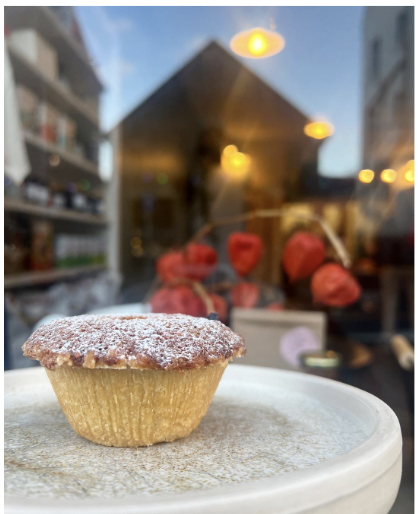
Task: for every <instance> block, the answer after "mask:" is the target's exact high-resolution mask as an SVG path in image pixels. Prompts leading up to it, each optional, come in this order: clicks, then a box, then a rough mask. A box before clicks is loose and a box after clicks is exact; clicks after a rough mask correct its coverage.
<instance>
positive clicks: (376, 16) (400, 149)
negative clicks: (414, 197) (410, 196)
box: [363, 6, 414, 190]
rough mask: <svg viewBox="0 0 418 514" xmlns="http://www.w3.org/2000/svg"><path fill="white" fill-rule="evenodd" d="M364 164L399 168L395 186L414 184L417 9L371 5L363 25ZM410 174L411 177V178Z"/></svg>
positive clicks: (378, 168)
mask: <svg viewBox="0 0 418 514" xmlns="http://www.w3.org/2000/svg"><path fill="white" fill-rule="evenodd" d="M363 120H364V126H363V144H364V146H363V167H364V168H368V169H371V170H373V171H374V172H375V177H376V178H375V181H376V186H377V185H378V184H379V182H380V181H379V180H376V179H379V178H380V173H381V171H382V170H384V169H388V168H389V169H393V170H395V171H396V172H397V176H396V180H395V181H394V182H393V184H392V185H391V188H392V189H394V190H399V189H405V188H407V187H411V186H412V185H413V180H411V175H409V176H408V175H407V176H406V178H405V173H406V171H407V167H406V165H407V163H408V162H409V161H411V160H413V159H414V8H413V7H402V6H399V7H367V8H366V12H365V18H364V25H363ZM408 179H409V180H408Z"/></svg>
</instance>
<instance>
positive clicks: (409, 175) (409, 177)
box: [404, 170, 415, 184]
mask: <svg viewBox="0 0 418 514" xmlns="http://www.w3.org/2000/svg"><path fill="white" fill-rule="evenodd" d="M404 177H405V180H406V181H407V182H410V183H411V184H413V183H414V182H415V174H414V170H406V171H405V175H404Z"/></svg>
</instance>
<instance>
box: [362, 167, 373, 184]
mask: <svg viewBox="0 0 418 514" xmlns="http://www.w3.org/2000/svg"><path fill="white" fill-rule="evenodd" d="M358 179H359V180H360V182H363V183H364V184H370V182H371V181H372V180H373V179H374V171H372V170H361V171H360V173H359V174H358Z"/></svg>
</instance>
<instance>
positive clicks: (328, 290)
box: [311, 263, 361, 307]
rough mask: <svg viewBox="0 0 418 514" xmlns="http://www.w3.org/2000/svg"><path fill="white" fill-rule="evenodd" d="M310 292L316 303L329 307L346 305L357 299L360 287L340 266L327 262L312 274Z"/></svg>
mask: <svg viewBox="0 0 418 514" xmlns="http://www.w3.org/2000/svg"><path fill="white" fill-rule="evenodd" d="M311 292H312V295H313V299H314V301H315V302H317V303H322V304H324V305H329V306H330V307H346V306H347V305H350V304H352V303H355V302H356V301H357V300H358V299H359V297H360V295H361V287H360V284H359V283H358V282H357V280H356V279H355V278H354V277H353V276H352V275H351V274H350V273H349V272H348V271H347V270H345V269H344V268H343V267H342V266H340V265H339V264H335V263H329V264H324V265H323V266H321V267H320V268H319V269H318V270H317V271H316V272H315V273H314V274H313V276H312V280H311Z"/></svg>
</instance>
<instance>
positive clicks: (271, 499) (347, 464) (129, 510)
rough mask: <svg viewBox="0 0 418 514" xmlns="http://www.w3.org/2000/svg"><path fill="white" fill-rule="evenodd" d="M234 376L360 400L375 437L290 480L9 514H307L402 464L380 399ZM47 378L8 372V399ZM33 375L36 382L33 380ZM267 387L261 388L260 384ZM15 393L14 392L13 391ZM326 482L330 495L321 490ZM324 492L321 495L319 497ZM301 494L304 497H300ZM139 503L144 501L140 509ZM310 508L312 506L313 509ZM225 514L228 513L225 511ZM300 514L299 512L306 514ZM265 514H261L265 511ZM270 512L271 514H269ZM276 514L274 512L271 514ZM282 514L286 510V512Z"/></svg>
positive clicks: (264, 376) (239, 372)
mask: <svg viewBox="0 0 418 514" xmlns="http://www.w3.org/2000/svg"><path fill="white" fill-rule="evenodd" d="M227 371H228V376H227V378H224V379H223V381H224V380H242V379H245V380H246V381H247V382H249V381H253V382H254V381H255V382H258V383H263V382H265V381H266V380H267V381H269V380H273V381H274V380H275V379H279V381H280V380H287V381H289V382H290V383H292V382H295V381H296V382H299V383H301V382H302V383H305V384H308V385H315V384H316V385H322V386H323V387H324V386H325V387H326V388H327V389H328V390H331V391H334V392H339V393H340V394H345V395H347V396H350V397H351V398H352V399H353V398H355V400H357V401H358V402H360V403H361V404H363V406H367V407H368V408H370V410H371V413H372V414H373V416H374V417H375V427H374V430H373V432H372V433H371V434H370V435H369V437H367V438H366V439H365V440H364V441H363V442H362V443H361V444H360V445H359V446H357V447H355V448H353V449H352V450H350V451H349V452H347V453H345V454H343V455H340V456H338V457H335V458H334V459H330V460H326V461H324V462H321V463H319V464H316V465H313V466H310V467H308V468H305V469H301V470H298V471H294V472H292V473H288V474H285V475H277V476H274V477H269V478H264V479H260V480H257V481H254V482H245V483H241V484H234V485H226V486H220V487H219V488H211V489H208V490H201V491H196V492H186V493H176V494H167V495H159V496H154V497H153V496H150V497H146V496H144V495H141V496H127V497H125V498H122V499H121V498H117V499H114V500H109V499H106V500H99V499H83V500H81V499H80V500H70V499H59V500H57V499H40V498H39V499H37V500H36V505H35V504H34V502H33V499H31V498H21V497H17V496H9V495H6V496H5V508H6V512H7V513H9V514H12V513H13V514H15V513H16V514H17V513H27V514H36V513H38V512H39V513H41V512H42V513H45V514H52V513H56V512H57V509H59V512H60V513H66V514H69V513H72V512H76V511H78V512H79V511H80V510H79V509H80V507H81V505H83V508H84V511H85V512H88V513H90V514H96V513H97V514H99V513H100V514H113V513H114V512H117V511H118V510H119V511H120V509H121V507H123V511H124V513H126V514H133V513H138V514H139V513H141V514H142V513H144V514H145V513H150V514H151V513H156V514H157V513H167V514H180V513H184V514H186V513H187V514H189V513H190V514H191V513H194V512H196V509H199V512H201V513H209V512H217V514H221V513H223V512H228V511H230V509H231V508H232V506H234V507H238V506H240V510H239V512H240V513H242V514H246V513H247V512H248V513H251V512H254V510H253V509H254V508H255V506H256V505H260V501H264V502H265V503H266V505H267V504H269V505H271V506H273V505H276V506H277V501H280V505H281V509H283V512H296V510H295V511H294V510H286V509H291V508H292V502H293V500H292V498H294V497H295V496H298V497H299V498H300V494H304V495H306V501H305V503H306V505H305V504H304V505H303V509H307V508H308V507H309V508H314V507H317V506H318V505H324V504H327V503H332V502H333V501H335V500H336V499H338V498H340V497H341V495H342V494H344V495H348V494H351V493H353V492H355V491H358V490H359V489H360V488H364V487H367V485H368V484H370V483H372V482H373V481H375V480H377V479H378V478H379V477H380V476H382V475H383V474H384V473H385V472H387V471H389V470H390V469H392V468H393V467H394V466H396V465H397V463H399V459H400V456H401V450H402V437H401V431H400V425H399V421H398V419H397V417H396V415H395V413H394V412H393V411H392V409H391V408H390V407H389V406H388V405H386V404H385V403H384V402H383V401H382V400H380V399H379V398H377V397H375V396H373V395H371V394H370V393H367V392H365V391H363V390H360V389H357V388H355V387H352V386H349V385H347V384H343V383H341V382H337V381H334V380H330V379H326V378H322V377H317V376H313V375H308V374H304V373H299V372H295V371H287V370H279V369H275V368H265V367H258V366H249V365H232V366H231V365H230V366H228V370H227ZM42 374H43V369H42V368H41V367H35V368H29V369H23V370H12V371H6V372H5V374H4V386H5V389H4V394H5V397H6V396H7V395H8V394H13V393H12V392H11V391H10V387H13V386H14V385H18V383H19V382H20V379H21V378H22V377H23V376H24V378H25V380H31V379H32V380H38V381H39V380H40V378H41V375H42ZM31 375H32V377H31ZM260 381H261V382H260ZM8 389H9V391H8ZM344 476H345V478H346V481H345V485H344V490H345V492H344V493H343V492H342V490H341V480H342V478H343V477H344ZM324 481H326V483H327V492H325V491H324V489H323V487H320V485H321V484H323V483H324ZM316 490H317V491H318V493H317V494H316V493H315V491H316ZM298 491H299V492H298ZM138 498H140V499H141V502H140V505H138ZM308 502H309V505H308ZM224 508H225V510H224ZM303 509H299V508H298V509H297V512H304V510H303ZM260 512H261V511H260ZM263 512H270V510H265V511H264V510H263ZM271 512H273V511H271ZM281 512H282V510H281Z"/></svg>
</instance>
